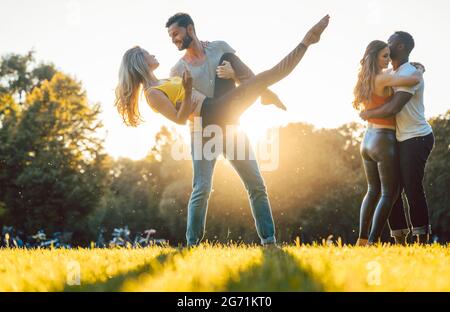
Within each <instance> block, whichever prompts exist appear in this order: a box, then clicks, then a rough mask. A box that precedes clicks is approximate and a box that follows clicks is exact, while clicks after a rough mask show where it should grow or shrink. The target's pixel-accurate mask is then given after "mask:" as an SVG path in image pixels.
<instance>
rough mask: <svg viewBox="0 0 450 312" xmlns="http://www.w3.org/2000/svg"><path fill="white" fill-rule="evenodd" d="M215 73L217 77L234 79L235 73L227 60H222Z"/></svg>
mask: <svg viewBox="0 0 450 312" xmlns="http://www.w3.org/2000/svg"><path fill="white" fill-rule="evenodd" d="M216 73H217V76H218V77H219V78H222V79H233V80H236V73H235V72H234V69H233V67H232V66H231V63H230V62H228V61H223V62H222V64H221V65H219V66H217V68H216Z"/></svg>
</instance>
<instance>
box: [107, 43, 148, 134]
mask: <svg viewBox="0 0 450 312" xmlns="http://www.w3.org/2000/svg"><path fill="white" fill-rule="evenodd" d="M144 53H145V50H144V49H141V48H140V47H139V46H135V47H133V48H131V49H129V50H128V51H126V52H125V54H124V55H123V58H122V63H121V64H120V69H119V83H118V84H117V87H116V99H115V101H114V105H115V106H116V107H117V111H118V112H119V114H120V115H121V116H122V118H123V122H124V123H125V124H126V125H127V126H132V127H136V126H138V125H139V123H140V122H141V121H142V119H141V115H140V112H139V106H138V104H139V94H140V91H141V88H142V84H143V83H144V82H146V81H148V80H149V72H148V64H147V62H146V60H145V55H144Z"/></svg>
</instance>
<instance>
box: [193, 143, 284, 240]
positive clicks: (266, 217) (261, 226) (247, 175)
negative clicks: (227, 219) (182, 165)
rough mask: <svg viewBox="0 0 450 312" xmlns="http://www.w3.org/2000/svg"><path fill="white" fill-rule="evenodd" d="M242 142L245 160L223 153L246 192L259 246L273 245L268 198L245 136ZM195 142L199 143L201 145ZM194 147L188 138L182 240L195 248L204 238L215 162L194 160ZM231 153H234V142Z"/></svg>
mask: <svg viewBox="0 0 450 312" xmlns="http://www.w3.org/2000/svg"><path fill="white" fill-rule="evenodd" d="M245 141H246V146H247V147H248V150H247V152H248V155H249V156H248V157H245V159H243V160H237V159H236V158H237V157H234V159H232V158H233V157H230V155H228V153H227V152H226V151H225V152H224V153H223V154H224V156H225V157H226V158H227V159H228V160H229V161H230V163H231V165H232V166H233V168H234V170H236V172H237V173H238V174H239V176H240V178H241V180H242V182H243V183H244V186H245V188H246V190H247V192H248V196H249V201H250V206H251V210H252V215H253V218H254V220H255V225H256V231H257V233H258V236H259V237H260V239H261V243H262V244H263V245H266V244H273V243H275V242H276V240H275V225H274V222H273V217H272V211H271V207H270V203H269V199H268V197H267V191H266V186H265V184H264V179H263V178H262V176H261V173H260V170H259V166H258V163H257V161H256V158H255V157H254V153H253V150H252V148H251V146H250V144H249V141H248V138H247V136H245ZM198 143H200V144H202V142H198ZM194 144H195V143H194V139H193V136H191V155H192V161H193V169H194V177H193V185H192V187H193V190H192V193H191V197H190V199H189V205H188V216H187V230H186V239H187V245H188V246H194V245H198V244H199V243H200V242H201V241H202V239H203V237H204V234H205V221H206V213H207V210H208V200H209V196H210V193H211V188H212V176H213V172H214V166H215V164H216V160H217V159H216V158H215V159H212V160H208V159H205V157H201V158H200V157H199V159H197V160H196V159H195V157H194V151H195V149H194ZM202 147H203V145H202ZM234 150H236V143H235V148H234ZM246 155H247V153H246Z"/></svg>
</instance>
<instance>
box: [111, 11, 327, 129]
mask: <svg viewBox="0 0 450 312" xmlns="http://www.w3.org/2000/svg"><path fill="white" fill-rule="evenodd" d="M328 22H329V16H328V15H327V16H325V17H324V18H322V19H321V20H320V21H319V23H317V24H316V25H315V26H314V27H312V28H311V29H310V30H309V31H308V33H307V34H306V35H305V37H304V39H303V40H302V42H301V43H300V44H299V45H298V46H297V47H296V48H295V49H294V50H293V51H292V52H291V53H289V54H288V55H287V56H286V57H285V58H284V59H283V60H281V62H280V63H278V64H277V65H275V66H274V67H273V68H271V69H269V70H267V71H264V72H262V73H260V74H258V75H256V76H254V77H252V78H250V79H248V80H247V81H245V82H244V83H242V84H241V85H239V86H238V87H237V88H235V89H233V90H231V91H229V92H227V93H225V94H224V95H222V96H220V97H218V98H208V97H206V96H205V95H203V94H201V93H200V92H198V91H197V90H195V89H193V88H192V78H191V76H190V72H189V71H188V70H187V69H186V70H185V72H184V74H183V77H174V78H170V79H158V78H157V77H156V76H155V74H154V70H155V69H156V68H157V67H158V66H159V63H158V61H157V59H156V58H155V56H153V55H151V54H149V53H148V52H147V51H146V50H144V49H142V48H140V47H134V48H132V49H130V50H128V51H127V52H126V53H125V55H124V56H123V59H122V64H121V66H120V71H119V84H118V86H117V88H116V100H115V105H116V107H117V109H118V112H119V113H120V115H121V116H122V118H123V121H124V122H125V124H127V125H130V126H137V125H138V124H139V121H140V115H139V109H138V98H139V94H140V90H141V89H142V88H143V90H144V94H145V98H146V100H147V103H148V105H149V106H150V107H151V108H152V109H153V110H155V111H157V112H159V113H161V114H162V115H163V116H164V117H166V118H167V119H169V120H171V121H173V122H175V123H177V124H185V123H186V121H187V120H188V119H191V120H192V118H193V117H195V116H198V117H202V123H203V126H207V125H210V124H217V125H224V124H226V123H227V122H228V121H230V120H235V119H236V116H239V115H241V114H242V113H243V112H244V111H245V110H246V109H247V108H248V107H249V106H250V105H251V104H252V103H253V102H254V101H255V100H256V98H257V97H258V96H259V95H260V93H261V92H263V91H264V90H265V89H266V88H267V87H268V86H270V85H272V84H274V83H276V82H278V81H280V80H281V79H283V78H284V77H286V76H287V75H288V74H289V73H290V72H292V70H293V69H294V68H295V66H296V65H297V64H298V63H299V62H300V60H301V59H302V57H303V55H304V54H305V52H306V50H307V48H308V47H309V46H310V45H311V44H314V43H317V42H318V41H319V39H320V35H321V34H322V32H323V31H324V30H325V28H326V27H327V25H328Z"/></svg>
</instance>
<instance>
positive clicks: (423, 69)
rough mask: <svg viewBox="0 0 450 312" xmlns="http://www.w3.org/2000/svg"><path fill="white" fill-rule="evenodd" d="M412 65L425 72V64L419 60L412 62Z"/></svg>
mask: <svg viewBox="0 0 450 312" xmlns="http://www.w3.org/2000/svg"><path fill="white" fill-rule="evenodd" d="M411 65H412V66H414V67H415V68H417V70H418V71H419V72H420V73H421V74H423V73H424V72H425V66H423V64H421V63H419V62H411Z"/></svg>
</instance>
